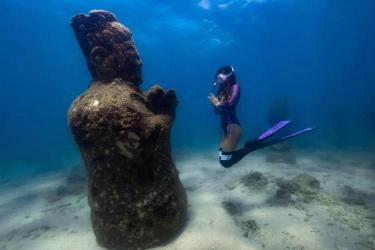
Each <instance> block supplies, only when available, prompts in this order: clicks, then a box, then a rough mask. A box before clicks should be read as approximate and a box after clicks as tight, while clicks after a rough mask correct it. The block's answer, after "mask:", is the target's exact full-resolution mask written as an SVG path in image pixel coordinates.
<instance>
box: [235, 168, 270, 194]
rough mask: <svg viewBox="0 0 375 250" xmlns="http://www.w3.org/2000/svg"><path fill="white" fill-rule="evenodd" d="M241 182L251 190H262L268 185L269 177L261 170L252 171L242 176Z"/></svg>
mask: <svg viewBox="0 0 375 250" xmlns="http://www.w3.org/2000/svg"><path fill="white" fill-rule="evenodd" d="M241 183H242V184H244V185H245V186H246V187H248V188H249V189H250V190H255V191H260V190H263V189H264V188H265V187H266V186H267V184H268V179H267V177H265V176H264V175H263V174H262V173H260V172H251V173H249V174H247V175H245V176H243V177H242V178H241Z"/></svg>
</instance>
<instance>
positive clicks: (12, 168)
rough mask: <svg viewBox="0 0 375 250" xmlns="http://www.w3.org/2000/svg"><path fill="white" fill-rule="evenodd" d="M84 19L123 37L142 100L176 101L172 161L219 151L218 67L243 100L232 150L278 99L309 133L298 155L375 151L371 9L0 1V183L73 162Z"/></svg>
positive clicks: (310, 0) (364, 2)
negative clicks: (134, 52) (135, 54)
mask: <svg viewBox="0 0 375 250" xmlns="http://www.w3.org/2000/svg"><path fill="white" fill-rule="evenodd" d="M92 9H105V10H108V11H111V12H112V13H114V14H115V15H116V16H117V18H118V19H119V20H120V21H121V22H122V23H123V24H124V25H126V26H127V27H129V28H130V29H131V30H132V32H133V37H134V41H135V43H136V46H137V48H138V50H139V53H140V55H141V58H142V60H143V79H144V82H143V84H142V85H141V88H142V89H143V90H147V89H148V88H149V87H151V86H152V85H153V84H155V83H157V84H160V85H161V86H162V87H164V88H173V89H175V90H176V92H177V96H178V99H179V105H178V108H177V116H176V120H175V122H174V125H173V130H172V149H173V151H174V152H201V151H207V150H211V151H212V152H216V151H217V149H218V143H219V140H220V133H221V131H220V124H219V117H218V116H216V115H215V114H214V112H213V108H212V106H211V105H210V104H209V102H208V99H207V95H208V93H209V92H210V90H211V89H212V82H213V77H214V74H215V72H216V71H217V69H218V68H219V67H220V66H222V65H227V64H231V65H233V66H234V68H235V70H236V75H237V78H238V82H239V84H240V86H241V89H242V93H241V100H240V102H239V104H238V109H237V111H238V116H239V119H240V121H241V125H242V130H243V136H242V143H243V142H244V141H245V140H246V139H247V138H252V137H254V136H255V135H257V134H258V133H259V132H261V131H262V130H264V129H265V128H267V127H269V126H270V124H269V122H268V120H267V117H268V116H269V114H270V112H271V107H272V103H273V102H274V101H275V100H278V99H280V98H281V99H284V100H286V101H287V102H286V103H287V108H288V110H289V117H288V118H291V119H293V120H294V128H295V129H298V128H303V127H307V126H317V127H318V130H316V131H315V132H314V133H311V134H309V135H306V136H303V137H301V138H298V139H296V140H295V141H294V142H293V144H294V145H295V146H296V147H298V148H300V149H304V150H306V151H309V150H311V151H315V150H325V149H327V150H328V149H332V148H334V149H340V150H344V151H345V152H347V154H350V153H351V152H354V151H355V152H358V151H363V152H367V153H368V152H370V154H371V153H373V152H374V149H375V1H373V0H189V1H163V0H146V1H135V0H107V1H99V0H90V1H82V0H81V1H79V0H74V1H73V0H61V1H57V0H45V1H38V0H34V1H27V0H0V17H1V21H0V55H1V57H2V60H1V62H0V77H1V79H0V86H1V90H0V117H1V122H0V181H1V180H6V179H7V178H8V176H12V178H14V177H17V176H18V175H19V176H21V175H24V174H25V173H26V174H30V173H41V172H47V171H51V170H58V169H62V168H64V167H71V165H72V162H78V161H79V159H80V155H79V151H78V149H77V147H76V145H75V143H74V141H73V138H72V136H71V134H70V131H69V129H68V126H67V111H68V108H69V106H70V104H71V102H72V101H73V100H74V99H75V98H76V97H77V96H78V95H80V94H81V93H82V92H83V91H85V90H86V89H87V87H88V84H89V82H90V80H91V77H90V75H89V71H88V69H87V66H86V61H85V59H84V57H83V55H82V52H81V50H80V48H79V45H78V43H77V41H76V38H75V36H74V33H73V31H72V29H71V27H70V25H69V21H70V18H71V17H72V16H74V15H76V14H79V13H87V12H88V11H90V10H92ZM218 167H219V165H218ZM10 173H11V174H10ZM9 178H10V177H9Z"/></svg>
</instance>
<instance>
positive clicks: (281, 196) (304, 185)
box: [272, 174, 320, 205]
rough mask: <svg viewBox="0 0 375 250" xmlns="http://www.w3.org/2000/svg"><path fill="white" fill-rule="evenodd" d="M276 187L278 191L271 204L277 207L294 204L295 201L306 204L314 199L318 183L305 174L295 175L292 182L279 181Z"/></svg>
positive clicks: (318, 187) (318, 186)
mask: <svg viewBox="0 0 375 250" xmlns="http://www.w3.org/2000/svg"><path fill="white" fill-rule="evenodd" d="M277 185H278V186H279V189H278V190H277V191H276V194H275V196H274V198H273V200H272V202H273V203H276V204H279V205H289V204H294V203H295V202H296V201H302V202H305V203H308V202H310V201H312V200H313V199H315V198H316V196H317V195H318V193H319V189H320V183H319V181H318V180H317V179H315V178H314V177H312V176H310V175H307V174H300V175H297V176H296V177H294V178H293V179H292V180H284V179H279V180H278V181H277ZM292 196H294V197H295V199H293V197H292Z"/></svg>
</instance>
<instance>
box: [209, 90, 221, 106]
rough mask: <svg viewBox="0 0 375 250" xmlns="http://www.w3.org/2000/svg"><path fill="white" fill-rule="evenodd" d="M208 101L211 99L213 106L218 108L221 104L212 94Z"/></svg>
mask: <svg viewBox="0 0 375 250" xmlns="http://www.w3.org/2000/svg"><path fill="white" fill-rule="evenodd" d="M208 99H210V101H211V103H212V105H214V106H215V107H218V106H219V105H220V104H221V102H220V101H219V99H217V97H216V96H215V95H214V94H212V93H210V94H209V95H208Z"/></svg>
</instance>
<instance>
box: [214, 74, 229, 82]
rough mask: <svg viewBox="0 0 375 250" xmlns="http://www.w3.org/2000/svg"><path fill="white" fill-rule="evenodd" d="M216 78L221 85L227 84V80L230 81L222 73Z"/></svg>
mask: <svg viewBox="0 0 375 250" xmlns="http://www.w3.org/2000/svg"><path fill="white" fill-rule="evenodd" d="M216 78H217V82H218V83H219V84H220V85H222V84H224V83H225V82H226V80H227V79H228V76H226V75H224V74H222V73H220V74H218V75H217V76H216Z"/></svg>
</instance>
